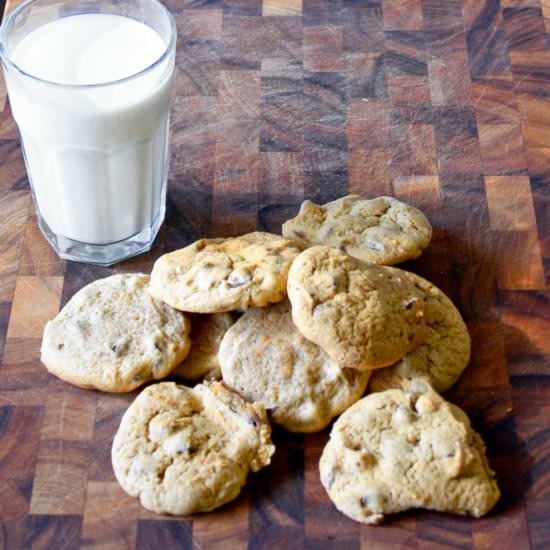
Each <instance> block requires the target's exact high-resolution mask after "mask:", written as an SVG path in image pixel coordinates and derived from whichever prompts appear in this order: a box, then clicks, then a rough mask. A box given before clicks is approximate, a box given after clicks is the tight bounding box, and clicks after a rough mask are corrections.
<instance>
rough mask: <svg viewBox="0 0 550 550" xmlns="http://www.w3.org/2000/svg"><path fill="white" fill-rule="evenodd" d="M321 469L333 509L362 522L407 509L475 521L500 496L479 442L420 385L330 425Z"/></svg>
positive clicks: (464, 421) (356, 408) (379, 396)
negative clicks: (462, 516) (425, 510)
mask: <svg viewBox="0 0 550 550" xmlns="http://www.w3.org/2000/svg"><path fill="white" fill-rule="evenodd" d="M319 470H320V474H321V482H322V484H323V486H324V487H325V489H326V491H327V492H328V495H329V497H330V499H331V500H332V502H333V503H334V504H335V506H336V508H338V510H340V511H341V512H342V513H344V514H345V515H346V516H349V517H350V518H352V519H354V520H356V521H360V522H363V523H373V524H376V523H379V522H380V521H382V519H383V518H384V515H385V514H392V513H395V512H401V511H403V510H407V509H409V508H427V509H429V510H438V511H442V512H453V513H457V514H464V515H466V514H468V515H471V516H475V517H479V516H482V515H484V514H486V513H487V512H488V511H489V510H490V509H491V508H492V507H493V506H494V504H495V503H496V502H497V500H498V498H499V496H500V492H499V490H498V487H497V483H496V480H495V474H494V472H493V471H492V470H491V468H490V467H489V464H488V462H487V458H486V456H485V445H484V444H483V441H482V440H481V437H480V436H479V435H478V434H477V433H476V432H474V431H473V430H472V427H471V426H470V422H469V420H468V418H467V416H466V415H465V414H464V412H463V411H461V410H460V409H459V408H458V407H455V406H454V405H452V404H451V403H448V402H447V401H445V400H444V399H443V398H442V397H441V396H439V395H438V394H437V393H435V392H434V391H433V390H432V389H431V388H430V387H429V386H428V385H427V384H426V383H425V382H424V381H416V382H415V383H413V384H412V385H411V387H410V388H409V390H408V391H403V390H399V389H392V390H387V391H385V392H381V393H373V394H371V395H368V396H367V397H365V398H363V399H361V400H360V401H358V402H357V403H355V405H352V406H351V407H350V408H349V409H348V410H347V411H346V412H345V413H344V414H342V416H341V417H340V418H339V419H338V420H337V421H336V423H335V424H334V426H333V428H332V432H331V434H330V440H329V442H328V443H327V445H326V447H325V449H324V450H323V454H322V456H321V460H320V463H319Z"/></svg>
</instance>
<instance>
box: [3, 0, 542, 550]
mask: <svg viewBox="0 0 550 550" xmlns="http://www.w3.org/2000/svg"><path fill="white" fill-rule="evenodd" d="M165 4H166V5H167V6H168V7H169V8H170V10H171V11H172V13H173V14H174V16H175V18H176V20H177V25H178V47H177V60H176V63H177V70H176V79H175V87H174V99H173V111H172V112H173V117H172V128H173V130H172V138H171V143H172V149H171V164H170V176H169V192H168V204H167V216H166V222H165V223H164V226H163V228H162V230H161V232H160V234H159V236H158V238H157V241H156V243H155V245H154V247H153V249H152V250H151V252H150V253H148V254H145V255H143V256H140V257H137V258H134V259H132V260H130V261H127V262H124V263H122V264H119V265H116V266H114V267H113V268H99V267H91V266H88V265H83V264H78V263H70V262H65V261H61V260H59V259H58V258H57V257H56V256H55V254H54V253H53V252H52V250H51V249H50V247H49V246H48V244H47V243H46V241H45V240H44V238H43V237H42V235H41V234H40V231H39V230H38V228H37V225H36V217H35V214H34V207H33V204H32V200H31V194H30V191H29V184H28V180H27V176H26V173H25V168H24V164H23V158H22V154H21V149H20V145H19V140H18V134H17V129H16V126H15V123H14V121H13V119H12V117H11V113H10V108H9V101H8V100H7V98H6V93H5V85H4V83H3V80H1V79H0V358H1V365H0V524H1V528H0V547H4V548H9V549H12V548H14V549H15V548H39V549H42V548H43V549H53V548H56V549H61V548H63V549H66V548H78V547H81V546H86V547H98V548H104V547H109V548H117V549H123V548H152V549H157V548H169V547H176V546H178V547H180V548H192V547H193V548H198V549H211V548H212V549H218V548H223V549H225V548H230V549H240V548H247V547H248V548H282V549H292V548H311V549H322V548H345V549H346V550H353V549H358V548H360V547H361V548H364V549H379V548H394V547H401V548H407V549H409V548H422V549H424V548H491V549H493V548H496V549H498V550H503V549H507V548H510V549H522V548H540V549H542V548H549V547H550V369H549V362H548V357H549V356H550V331H549V327H550V311H549V307H548V300H549V296H550V293H549V290H548V289H547V282H548V280H549V278H550V47H549V46H550V34H549V31H550V2H549V1H548V0H542V1H541V0H500V2H499V1H498V0H464V1H460V0H363V1H361V0H349V1H346V0H263V2H262V1H261V0H248V1H247V0H168V1H167V2H165ZM12 6H13V4H11V5H10V4H9V5H8V9H9V8H10V7H12ZM351 192H353V193H360V194H362V195H364V196H365V197H374V196H377V195H381V194H388V195H393V196H396V197H398V198H400V199H403V200H405V201H408V202H410V203H412V204H414V205H416V206H418V207H420V208H421V209H422V210H423V211H424V212H425V213H426V215H427V216H428V217H429V219H430V221H431V223H432V224H433V226H434V237H433V241H432V243H431V245H430V247H429V249H428V250H427V251H426V252H425V253H424V255H423V256H422V257H420V258H419V259H418V260H415V261H414V262H409V263H407V264H405V265H404V267H405V268H407V269H410V270H412V271H414V272H416V273H419V274H420V275H422V276H424V277H426V278H428V279H429V280H430V281H432V282H434V283H435V284H436V285H437V286H439V287H441V288H442V289H443V290H444V291H445V292H446V293H448V294H449V296H450V297H451V298H452V299H453V301H454V302H455V304H456V305H457V306H458V308H459V309H460V311H461V312H462V314H463V316H464V318H465V320H466V321H467V323H468V326H469V329H470V332H471V336H472V346H473V349H472V359H471V362H470V366H469V367H468V368H467V370H466V371H465V373H464V375H463V376H462V378H461V379H460V381H459V382H458V383H457V384H456V386H454V387H453V388H452V389H451V390H450V391H448V392H447V393H446V397H447V398H448V399H449V400H450V401H452V402H453V403H455V404H457V405H459V406H460V407H462V408H463V409H464V410H465V411H466V412H467V413H468V415H469V417H470V418H471V421H472V423H473V425H474V427H475V429H476V430H478V431H479V432H480V433H481V435H482V436H483V438H484V440H485V441H486V444H487V448H488V456H489V460H490V463H491V465H492V467H493V468H494V469H495V470H496V472H497V476H498V481H499V485H500V488H501V491H502V498H501V500H500V502H499V503H498V504H497V506H496V507H495V509H494V510H493V511H492V512H491V513H490V514H489V515H488V516H487V517H485V518H482V519H471V518H466V517H459V516H452V515H450V514H438V513H434V512H426V511H410V512H406V513H402V514H399V515H397V516H395V517H388V518H387V519H386V521H385V522H384V523H383V524H382V525H381V526H377V527H370V526H369V527H367V526H365V525H361V524H359V523H356V522H354V521H352V520H350V519H348V518H347V517H346V516H344V515H342V514H341V513H339V512H338V511H337V510H336V509H335V507H334V506H333V505H332V503H331V502H330V500H329V499H328V497H327V495H326V493H325V491H324V489H323V487H322V486H321V483H320V481H319V475H318V460H319V456H320V453H321V451H322V449H323V446H324V444H325V442H326V441H327V438H328V431H329V430H325V431H323V432H321V433H318V434H312V435H305V436H303V435H297V434H286V433H283V432H282V431H278V430H275V433H274V442H275V444H276V446H277V452H276V454H275V455H274V457H273V462H272V464H271V466H269V467H268V468H265V469H264V470H262V471H261V472H259V473H257V474H255V475H253V476H252V477H251V478H250V479H249V482H248V484H247V486H246V487H245V489H244V490H243V492H242V494H241V496H240V497H239V498H238V499H237V500H236V501H235V502H233V503H230V504H229V505H226V506H224V507H223V508H222V509H220V510H219V511H216V512H213V513H210V514H203V515H197V516H193V517H189V518H183V519H180V518H172V517H162V516H157V515H155V514H152V513H150V512H147V511H146V510H145V509H143V508H141V507H140V505H139V503H138V501H137V500H136V499H133V498H130V497H129V496H127V495H126V494H125V493H124V492H123V491H122V489H121V488H120V487H119V486H118V484H117V482H116V480H115V478H114V475H113V470H112V468H111V463H110V448H111V441H112V438H113V434H114V433H115V431H116V429H117V426H118V423H119V421H120V418H121V415H122V414H123V412H124V410H125V409H126V407H127V406H128V404H129V403H130V402H131V401H132V399H133V398H134V397H135V395H136V393H137V392H136V393H134V394H130V395H111V394H104V393H100V392H96V391H86V390H81V389H78V388H76V387H72V386H70V385H68V384H66V383H64V382H62V381H60V380H58V379H56V378H54V377H53V376H52V375H50V374H49V373H48V372H47V371H46V369H45V368H44V367H43V366H42V365H41V363H40V360H39V347H40V338H41V334H42V329H43V327H44V324H45V322H46V321H47V320H48V319H50V318H52V317H53V316H54V315H55V314H56V312H57V311H58V310H59V308H60V307H61V306H63V304H64V303H65V302H66V301H67V300H68V299H69V298H70V297H71V296H72V294H73V293H74V292H75V291H76V290H77V289H79V288H80V287H82V286H83V285H85V284H86V283H89V282H90V281H93V280H95V279H97V278H99V277H105V276H107V275H109V274H111V273H114V272H124V271H144V272H149V271H150V269H151V266H152V264H153V262H154V260H155V259H156V258H158V257H159V256H160V255H161V254H162V253H164V252H167V251H170V250H173V249H175V248H178V247H182V246H185V245H187V244H189V243H191V242H192V241H194V240H196V239H198V238H200V237H204V236H229V235H236V234H239V233H243V232H248V231H251V230H254V229H256V228H258V229H261V230H266V231H272V232H280V227H281V222H282V221H284V220H285V219H287V218H288V217H291V216H293V215H294V214H295V213H296V212H297V209H298V206H299V204H300V203H301V201H302V200H303V199H304V198H310V199H312V200H314V201H317V202H325V201H328V200H331V199H335V198H337V197H340V196H342V195H345V194H347V193H351Z"/></svg>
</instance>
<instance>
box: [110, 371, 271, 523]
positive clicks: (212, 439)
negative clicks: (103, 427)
mask: <svg viewBox="0 0 550 550" xmlns="http://www.w3.org/2000/svg"><path fill="white" fill-rule="evenodd" d="M274 451H275V447H274V446H273V445H272V444H271V428H270V426H269V423H268V421H267V417H266V414H265V409H264V408H263V406H262V405H260V404H259V403H252V404H251V403H247V402H246V401H244V400H243V399H242V398H241V397H239V396H238V395H237V394H236V393H234V392H232V391H229V390H228V389H226V388H225V387H224V386H223V384H222V383H220V382H204V383H203V384H199V385H197V386H195V387H194V388H188V387H186V386H179V385H176V384H174V383H173V382H161V383H159V384H154V385H152V386H149V387H147V388H146V389H145V390H143V391H142V392H141V393H140V394H139V395H138V397H137V398H136V399H135V401H134V402H133V403H132V404H131V405H130V407H129V408H128V409H127V411H126V412H125V413H124V416H123V417H122V420H121V423H120V426H119V428H118V431H117V433H116V435H115V437H114V440H113V447H112V453H111V458H112V464H113V469H114V472H115V475H116V478H117V480H118V482H119V483H120V485H121V486H122V488H123V489H124V490H125V491H126V492H127V493H128V494H129V495H131V496H135V497H139V499H140V502H141V504H142V505H143V506H144V507H145V508H147V509H148V510H152V511H153V512H157V513H168V514H174V515H189V514H193V513H196V512H208V511H210V510H213V509H214V508H217V507H219V506H222V505H223V504H225V503H226V502H229V501H231V500H233V499H234V498H236V497H237V495H238V494H239V493H240V491H241V488H242V486H243V485H244V483H245V481H246V478H247V476H248V472H249V471H250V470H252V471H253V472H256V471H258V470H259V469H261V468H263V467H264V466H267V465H268V464H269V463H270V461H271V456H272V454H273V453H274Z"/></svg>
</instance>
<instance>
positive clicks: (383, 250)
mask: <svg viewBox="0 0 550 550" xmlns="http://www.w3.org/2000/svg"><path fill="white" fill-rule="evenodd" d="M282 232H283V236H284V237H286V238H287V239H292V240H294V241H296V242H298V243H299V244H301V245H302V246H303V247H304V248H305V247H308V246H313V245H316V244H325V245H328V246H334V247H336V248H340V249H342V250H343V251H345V252H346V253H347V254H349V255H350V256H353V257H355V258H358V259H360V260H363V261H366V262H373V263H376V264H381V265H393V264H397V263H399V262H404V261H405V260H411V259H413V258H417V257H418V256H420V254H422V252H423V251H424V249H425V248H426V247H427V246H428V244H429V243H430V240H431V238H432V226H431V225H430V222H429V221H428V220H427V218H426V216H424V214H423V213H422V212H421V211H420V210H418V208H415V207H414V206H411V205H409V204H406V203H404V202H401V201H399V200H397V199H394V198H393V197H378V198H376V199H363V198H362V197H360V196H359V195H348V196H347V197H342V198H340V199H338V200H335V201H332V202H329V203H327V204H324V205H319V204H315V203H314V202H311V201H309V200H306V201H304V202H303V203H302V206H301V207H300V211H299V213H298V215H297V216H296V217H295V218H292V219H291V220H288V221H287V222H285V223H284V224H283V229H282Z"/></svg>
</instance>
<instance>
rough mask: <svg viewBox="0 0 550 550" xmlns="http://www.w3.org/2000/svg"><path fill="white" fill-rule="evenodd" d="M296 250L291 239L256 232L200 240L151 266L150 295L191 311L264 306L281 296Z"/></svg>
mask: <svg viewBox="0 0 550 550" xmlns="http://www.w3.org/2000/svg"><path fill="white" fill-rule="evenodd" d="M299 252H300V249H299V247H298V246H297V245H296V244H295V243H293V242H292V241H289V240H287V239H283V238H282V237H280V236H279V235H273V234H271V233H262V232H259V231H258V232H255V233H248V234H247V235H242V236H241V237H234V238H228V239H201V240H199V241H197V242H195V243H193V244H191V245H189V246H187V247H186V248H182V249H181V250H176V251H174V252H170V253H169V254H165V255H164V256H161V257H160V258H159V259H158V260H157V261H156V262H155V265H154V266H153V272H152V273H151V286H150V292H151V294H152V295H153V296H155V297H156V298H158V299H159V300H163V301H164V302H166V303H168V304H170V305H171V306H172V307H175V308H177V309H180V310H182V311H189V312H193V313H219V312H223V311H235V310H245V309H247V308H249V307H252V306H256V307H263V306H266V305H267V304H269V303H275V302H280V301H281V300H282V299H283V298H284V297H285V295H286V280H287V275H288V270H289V268H290V264H291V263H292V261H293V260H294V258H295V257H296V256H297V255H298V253H299Z"/></svg>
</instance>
